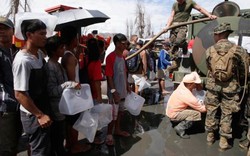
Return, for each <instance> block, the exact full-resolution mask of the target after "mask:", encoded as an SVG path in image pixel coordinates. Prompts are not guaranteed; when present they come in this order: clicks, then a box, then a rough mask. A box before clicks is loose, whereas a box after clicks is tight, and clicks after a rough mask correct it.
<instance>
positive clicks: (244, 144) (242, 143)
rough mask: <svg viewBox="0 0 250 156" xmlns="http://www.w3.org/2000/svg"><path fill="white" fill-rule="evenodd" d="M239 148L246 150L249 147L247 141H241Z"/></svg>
mask: <svg viewBox="0 0 250 156" xmlns="http://www.w3.org/2000/svg"><path fill="white" fill-rule="evenodd" d="M239 146H240V148H242V149H245V150H247V149H248V147H249V140H248V139H245V140H241V141H240V143H239Z"/></svg>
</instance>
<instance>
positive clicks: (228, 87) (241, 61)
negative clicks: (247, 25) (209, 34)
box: [206, 39, 249, 93]
mask: <svg viewBox="0 0 250 156" xmlns="http://www.w3.org/2000/svg"><path fill="white" fill-rule="evenodd" d="M233 45H234V44H233V43H231V42H230V41H228V40H227V39H222V40H219V41H218V42H217V43H216V44H215V45H213V47H214V48H215V50H216V51H223V52H225V51H229V49H230V48H231V47H233ZM211 50H212V48H211V47H210V48H208V49H207V51H206V63H207V67H208V73H207V83H206V88H207V89H208V90H213V91H221V92H224V93H239V92H240V91H241V88H242V87H241V85H244V83H242V82H244V78H245V65H246V67H247V70H248V66H249V63H248V54H247V52H246V51H245V50H244V49H243V48H242V47H241V46H237V48H236V50H235V52H234V57H233V69H232V72H233V76H232V77H231V78H230V79H229V80H228V81H225V82H221V81H218V80H216V79H215V78H214V77H213V75H212V69H211V66H212V64H211V57H210V55H211ZM245 63H246V64H245ZM240 82H241V83H240Z"/></svg>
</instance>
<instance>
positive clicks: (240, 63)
mask: <svg viewBox="0 0 250 156" xmlns="http://www.w3.org/2000/svg"><path fill="white" fill-rule="evenodd" d="M232 32H233V30H232V29H231V25H230V23H221V24H219V25H218V26H217V27H215V29H214V40H215V42H216V43H215V44H214V45H213V46H211V47H210V48H208V49H207V51H206V63H207V67H208V74H207V84H206V88H207V94H206V98H205V104H206V107H207V116H206V122H205V128H206V130H207V132H208V134H207V143H208V144H209V145H211V144H213V143H214V141H215V132H216V131H217V129H218V128H219V134H220V142H219V147H220V149H221V150H226V149H228V148H231V146H230V145H229V143H228V139H231V138H232V127H231V124H232V114H233V113H234V112H238V111H239V110H240V103H239V99H240V96H239V94H240V92H241V87H240V83H239V82H240V80H242V81H241V82H244V81H243V80H244V77H245V74H244V73H245V67H244V65H246V66H247V67H248V62H247V59H248V55H247V53H246V51H245V50H244V49H243V48H242V47H240V46H237V45H235V44H234V43H231V42H230V41H229V40H228V36H229V35H230V34H231V33H232ZM226 57H227V58H228V59H227V61H223V62H224V64H223V63H222V64H221V62H219V61H218V58H220V60H225V58H226ZM244 63H246V64H244ZM224 68H225V69H226V71H225V70H224ZM230 69H231V70H230ZM219 109H220V110H221V116H220V119H219V121H218V119H216V115H217V114H218V113H217V112H218V110H219Z"/></svg>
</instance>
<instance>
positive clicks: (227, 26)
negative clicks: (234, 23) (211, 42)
mask: <svg viewBox="0 0 250 156" xmlns="http://www.w3.org/2000/svg"><path fill="white" fill-rule="evenodd" d="M225 31H228V32H230V33H232V32H233V30H232V29H231V25H230V23H226V22H224V23H221V24H219V25H218V26H217V27H215V28H214V34H220V33H223V32H225Z"/></svg>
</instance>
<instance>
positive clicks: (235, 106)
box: [231, 104, 240, 113]
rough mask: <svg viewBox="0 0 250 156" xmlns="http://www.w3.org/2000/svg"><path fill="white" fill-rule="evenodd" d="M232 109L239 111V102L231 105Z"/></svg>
mask: <svg viewBox="0 0 250 156" xmlns="http://www.w3.org/2000/svg"><path fill="white" fill-rule="evenodd" d="M231 110H232V112H233V113H237V112H239V110H240V105H237V104H233V105H231Z"/></svg>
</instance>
